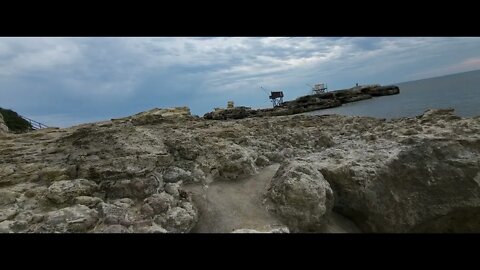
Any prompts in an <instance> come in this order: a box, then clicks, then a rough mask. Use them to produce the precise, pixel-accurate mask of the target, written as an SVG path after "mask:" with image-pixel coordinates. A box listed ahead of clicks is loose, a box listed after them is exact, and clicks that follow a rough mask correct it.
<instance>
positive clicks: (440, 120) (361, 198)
mask: <svg viewBox="0 0 480 270" xmlns="http://www.w3.org/2000/svg"><path fill="white" fill-rule="evenodd" d="M452 121H453V122H452ZM399 122H405V124H406V125H407V126H408V129H405V131H402V129H400V130H395V131H394V130H392V129H390V127H388V126H387V127H385V130H386V131H387V132H386V134H384V135H383V136H385V135H386V137H387V138H388V137H389V136H395V137H392V138H393V140H390V141H385V140H383V139H382V140H380V141H379V140H375V141H368V140H367V142H368V143H367V144H364V143H361V144H358V143H355V142H354V141H349V142H345V143H344V144H343V146H342V147H341V149H338V148H337V149H335V150H333V149H327V150H326V151H324V152H322V153H317V154H315V155H313V156H312V157H311V159H310V160H311V162H312V164H315V167H316V168H318V169H319V170H321V172H322V174H323V175H324V176H325V179H326V180H327V181H328V182H329V183H330V185H331V187H332V189H333V190H334V194H335V209H336V211H338V212H340V213H342V214H344V215H345V216H347V217H349V218H350V219H352V220H353V221H354V222H355V223H356V224H357V225H358V226H359V227H360V228H361V229H362V230H363V231H366V232H478V231H480V218H479V215H478V213H479V212H480V186H479V183H480V181H479V179H480V176H479V175H480V138H479V136H478V135H473V134H474V132H475V131H474V130H478V128H479V126H478V123H475V124H474V123H473V122H470V121H468V120H462V121H460V120H459V118H458V117H457V116H455V115H453V111H452V110H430V111H427V112H426V113H425V114H424V115H423V116H421V117H418V118H416V119H403V120H400V121H399ZM392 124H393V123H392ZM396 124H397V125H398V124H399V123H396ZM409 130H415V131H417V132H407V131H409ZM419 131H420V132H419ZM390 134H391V135H390Z"/></svg>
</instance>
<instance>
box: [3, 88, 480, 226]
mask: <svg viewBox="0 0 480 270" xmlns="http://www.w3.org/2000/svg"><path fill="white" fill-rule="evenodd" d="M382 91H383V90H382ZM174 112H176V113H174ZM272 164H280V167H279V169H278V171H277V173H276V174H275V176H274V177H273V179H272V180H271V181H270V184H269V185H268V188H267V189H266V190H265V202H266V203H265V206H269V209H270V210H271V212H272V213H273V214H274V215H276V216H278V217H279V219H280V220H282V223H283V224H281V225H282V226H284V227H287V228H288V231H289V232H306V231H307V232H322V231H324V227H325V226H327V225H328V220H329V216H330V215H332V214H339V215H342V216H343V217H345V218H347V219H349V220H350V221H352V222H353V223H354V224H356V226H357V227H359V228H360V229H361V231H363V232H480V215H479V214H480V117H473V118H461V117H458V116H456V115H455V114H454V113H453V110H430V111H427V112H425V113H424V114H423V115H420V116H418V117H413V118H400V119H393V120H389V121H386V120H384V119H375V118H369V117H347V116H339V115H329V116H306V115H295V116H278V117H261V118H246V119H241V120H236V121H215V120H213V121H212V120H206V119H203V118H198V117H192V116H190V115H189V113H188V112H187V110H186V109H177V110H160V109H158V110H153V111H150V112H147V113H142V114H138V115H136V116H132V117H128V118H124V119H116V120H112V121H105V122H98V123H91V124H84V125H79V126H75V127H72V128H67V129H42V130H36V131H33V132H29V133H25V134H12V133H5V134H2V136H0V232H49V233H50V232H108V233H130V232H152V233H185V232H190V231H192V230H193V228H195V226H196V224H197V222H198V221H199V220H200V219H202V216H201V215H200V214H199V211H198V209H197V206H196V205H195V203H194V201H192V195H191V194H190V193H189V192H188V191H187V189H186V188H185V187H186V186H187V185H202V186H203V187H204V188H208V186H209V184H211V183H212V182H216V181H224V182H223V183H229V181H239V179H241V178H242V177H246V176H252V175H256V174H257V173H258V172H259V171H260V170H261V169H263V168H265V167H267V166H270V165H272ZM259 207H264V206H263V205H259ZM238 229H245V230H240V232H247V231H248V232H254V231H260V232H263V230H261V229H256V228H251V227H244V228H238ZM283 231H286V230H283Z"/></svg>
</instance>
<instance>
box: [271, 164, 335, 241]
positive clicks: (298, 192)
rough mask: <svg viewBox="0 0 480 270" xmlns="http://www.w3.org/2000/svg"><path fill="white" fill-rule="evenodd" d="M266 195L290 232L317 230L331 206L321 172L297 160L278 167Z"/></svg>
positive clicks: (326, 183) (330, 193)
mask: <svg viewBox="0 0 480 270" xmlns="http://www.w3.org/2000/svg"><path fill="white" fill-rule="evenodd" d="M268 196H269V198H270V199H271V200H272V201H273V203H274V211H275V212H276V213H277V214H278V215H279V216H281V217H282V219H283V220H284V222H285V223H286V224H287V225H288V227H289V229H290V230H291V231H292V232H312V231H318V230H319V229H320V228H321V227H322V226H323V225H324V224H325V215H326V214H328V213H329V212H330V211H331V209H332V207H333V204H334V198H333V192H332V190H331V189H330V185H329V184H328V182H327V181H325V179H324V178H323V175H322V174H321V173H320V171H318V170H317V169H316V168H314V167H313V166H312V165H311V164H310V163H307V162H304V161H299V160H294V161H290V162H286V163H284V164H282V165H281V166H280V168H279V169H278V171H277V173H276V174H275V176H274V177H273V179H272V182H271V184H270V187H269V189H268Z"/></svg>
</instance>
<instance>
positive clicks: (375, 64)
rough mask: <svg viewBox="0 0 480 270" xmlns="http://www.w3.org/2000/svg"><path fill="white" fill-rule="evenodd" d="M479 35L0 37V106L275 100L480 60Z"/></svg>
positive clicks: (54, 112)
mask: <svg viewBox="0 0 480 270" xmlns="http://www.w3.org/2000/svg"><path fill="white" fill-rule="evenodd" d="M479 52H480V39H479V38H420V37H418V38H396V37H364V38H361V37H358V38H357V37H343V38H342V37H340V38H319V37H292V38H289V37H263V38H262V37H231V38H230V37H206V38H201V37H196V38H183V37H161V38H155V37H145V38H0V106H3V107H11V108H13V109H16V110H17V111H22V112H23V113H24V114H29V115H36V116H38V117H41V118H42V119H45V121H46V122H48V119H49V118H48V115H51V118H50V119H51V121H52V123H53V124H56V123H61V125H68V123H69V122H71V123H78V121H82V119H84V120H85V121H90V120H91V119H109V118H112V117H114V116H115V117H117V116H119V115H128V114H131V113H135V112H138V111H141V110H145V109H149V108H151V107H168V106H176V105H178V106H183V105H188V106H190V107H191V108H192V111H193V112H194V113H196V114H200V115H202V114H203V113H205V112H207V111H209V110H211V109H212V108H213V107H216V106H225V104H224V103H225V102H226V101H227V100H230V99H234V100H235V101H236V103H237V104H242V105H246V106H252V107H260V106H269V103H268V99H266V98H265V93H264V92H263V91H261V90H260V88H259V87H260V86H264V87H267V88H268V89H282V90H284V91H285V95H286V98H295V97H296V96H298V95H302V94H305V93H307V92H308V86H306V85H305V83H310V84H312V83H318V82H326V83H328V84H329V87H330V88H331V89H332V88H343V87H349V86H351V85H353V84H354V83H356V82H359V83H394V82H400V81H406V80H411V79H416V78H417V77H419V76H427V75H428V76H436V75H443V74H442V73H444V72H454V71H457V70H459V71H461V70H465V69H476V68H480V65H479V58H478V57H477V56H478V54H479Z"/></svg>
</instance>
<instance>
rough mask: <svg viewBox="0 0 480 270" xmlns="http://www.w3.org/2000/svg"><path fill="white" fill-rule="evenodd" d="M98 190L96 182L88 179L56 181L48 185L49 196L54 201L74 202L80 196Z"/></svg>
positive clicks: (59, 202)
mask: <svg viewBox="0 0 480 270" xmlns="http://www.w3.org/2000/svg"><path fill="white" fill-rule="evenodd" d="M97 190H98V186H97V184H96V183H95V182H93V181H89V180H86V179H75V180H64V181H58V182H54V183H53V184H51V185H50V187H48V192H47V194H46V196H47V198H48V199H50V200H51V201H52V202H54V203H58V204H62V203H69V202H73V200H74V199H75V198H76V197H78V196H85V195H91V194H93V193H94V192H96V191H97Z"/></svg>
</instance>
